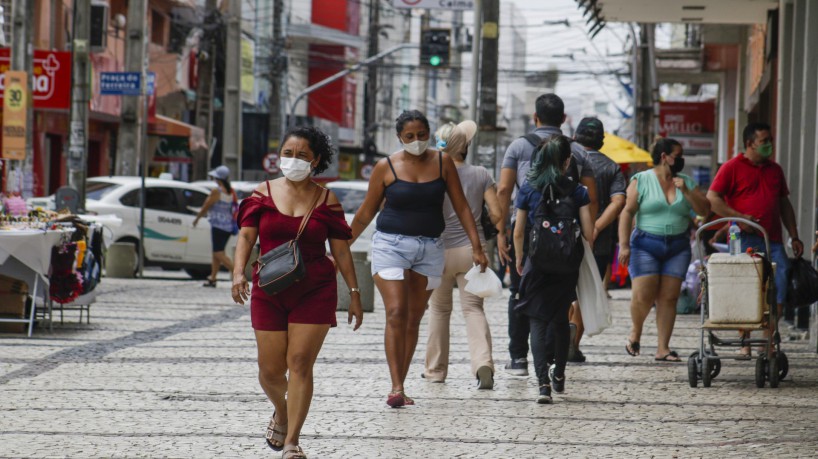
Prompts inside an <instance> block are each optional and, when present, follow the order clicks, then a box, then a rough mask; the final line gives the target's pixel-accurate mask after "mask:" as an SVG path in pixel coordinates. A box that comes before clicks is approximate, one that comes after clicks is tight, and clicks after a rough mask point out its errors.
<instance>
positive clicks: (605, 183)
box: [568, 118, 628, 362]
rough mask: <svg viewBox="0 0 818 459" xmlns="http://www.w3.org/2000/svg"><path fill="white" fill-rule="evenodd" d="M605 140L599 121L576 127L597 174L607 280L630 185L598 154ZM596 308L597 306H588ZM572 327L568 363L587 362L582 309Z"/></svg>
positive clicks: (597, 247)
mask: <svg viewBox="0 0 818 459" xmlns="http://www.w3.org/2000/svg"><path fill="white" fill-rule="evenodd" d="M604 139H605V127H604V125H603V124H602V121H600V120H599V119H597V118H583V119H582V120H581V121H580V122H579V124H578V125H577V130H576V132H575V134H574V140H575V141H576V142H577V143H578V144H580V145H582V147H583V148H585V150H586V151H587V152H588V159H589V162H590V164H591V168H592V169H593V170H594V177H595V179H596V189H597V198H598V202H599V205H598V211H597V212H598V213H597V215H596V221H595V222H594V258H595V259H596V266H597V268H599V276H600V277H601V278H602V280H603V281H604V280H605V273H606V272H607V271H608V267H609V266H610V265H611V261H612V257H613V253H614V248H615V246H616V230H617V228H616V220H617V218H619V213H620V212H621V211H622V208H623V207H625V190H626V189H627V186H628V182H627V180H626V179H625V174H623V173H622V169H621V168H620V167H619V165H618V164H616V163H615V162H614V161H613V160H612V159H611V158H608V157H607V156H605V155H604V154H602V153H600V152H599V149H600V148H602V145H603V143H604ZM589 306H595V305H589ZM569 317H570V322H571V323H570V327H571V347H570V348H569V350H568V361H569V362H584V361H585V355H584V354H583V353H582V351H581V350H580V349H579V343H580V341H581V340H582V335H583V333H584V331H585V328H584V326H583V323H582V312H581V311H580V308H579V305H578V304H577V303H574V304H572V305H571V313H570V315H569Z"/></svg>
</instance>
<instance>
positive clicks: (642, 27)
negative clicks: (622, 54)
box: [634, 24, 658, 149]
mask: <svg viewBox="0 0 818 459" xmlns="http://www.w3.org/2000/svg"><path fill="white" fill-rule="evenodd" d="M654 27H655V26H654V25H653V24H639V44H638V48H637V49H638V52H637V62H636V72H637V76H638V79H637V84H636V88H635V91H636V94H635V99H636V120H635V121H636V122H635V126H634V129H635V139H636V143H637V144H638V145H639V146H640V147H642V148H644V149H648V148H649V146H650V144H651V143H652V141H653V136H654V134H655V133H656V131H655V129H654V125H655V121H656V120H655V115H656V114H657V113H656V107H655V105H656V104H655V103H654V102H655V101H654V95H655V93H656V91H658V88H655V87H654V77H653V76H654V67H653V65H654V61H653V53H652V44H651V42H652V40H653V37H654V35H653V30H654Z"/></svg>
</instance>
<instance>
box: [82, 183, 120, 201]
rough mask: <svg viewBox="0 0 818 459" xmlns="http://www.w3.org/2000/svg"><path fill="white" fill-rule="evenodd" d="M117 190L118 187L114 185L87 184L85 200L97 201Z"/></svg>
mask: <svg viewBox="0 0 818 459" xmlns="http://www.w3.org/2000/svg"><path fill="white" fill-rule="evenodd" d="M117 188H119V185H117V184H115V183H106V182H88V184H87V185H86V186H85V199H93V200H96V201H99V200H100V199H102V198H104V197H105V196H106V195H108V194H109V193H110V192H112V191H114V190H116V189H117Z"/></svg>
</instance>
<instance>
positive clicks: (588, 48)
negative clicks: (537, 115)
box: [500, 0, 632, 131]
mask: <svg viewBox="0 0 818 459" xmlns="http://www.w3.org/2000/svg"><path fill="white" fill-rule="evenodd" d="M510 3H513V4H514V5H515V6H516V7H517V8H518V9H519V11H520V12H521V16H522V17H523V18H524V20H525V22H526V23H525V24H515V25H511V26H513V27H525V28H526V30H527V37H528V39H527V44H526V46H527V48H526V54H527V59H526V67H527V68H526V70H529V71H532V70H545V69H548V68H549V67H550V66H555V67H556V68H557V69H558V70H563V71H585V72H605V71H618V72H627V70H628V65H627V64H628V61H629V59H630V57H629V55H628V54H627V51H628V50H629V49H630V43H631V42H630V37H629V35H630V29H629V26H628V25H627V24H615V23H613V24H607V25H606V26H605V28H604V29H603V30H602V31H601V32H600V33H599V34H597V35H596V37H595V38H594V39H593V40H591V39H590V38H589V36H588V34H587V33H586V31H587V30H588V28H589V26H587V25H586V24H585V18H583V17H582V10H580V9H579V7H578V5H577V3H576V2H575V1H574V0H548V1H545V2H544V1H542V0H501V2H500V7H501V8H504V7H506V5H507V4H510ZM565 19H567V20H568V21H569V24H570V27H566V26H565V25H564V24H559V25H544V24H543V23H544V22H546V21H561V20H565ZM507 26H509V25H508V24H501V25H500V27H501V33H502V28H503V27H507ZM500 52H503V50H502V49H501V50H500ZM567 55H573V60H572V59H570V58H569V57H567ZM629 80H630V78H628V77H625V78H624V81H626V82H629ZM556 92H557V94H559V95H560V96H562V97H563V98H566V99H568V98H571V97H576V98H578V99H580V100H594V101H595V102H597V104H595V105H596V107H595V106H594V104H590V103H586V104H585V105H586V107H585V110H583V111H582V112H580V113H576V114H575V115H577V116H582V115H589V114H591V113H588V110H589V109H593V111H595V114H598V115H599V116H600V118H601V119H602V120H603V122H605V124H606V128H607V130H609V131H613V130H616V129H617V128H618V127H619V124H620V122H621V121H622V116H621V115H619V113H618V110H617V108H618V109H619V110H623V111H625V112H627V113H632V107H631V101H630V100H629V98H628V96H627V94H626V92H625V90H624V88H623V87H622V85H621V84H620V83H619V82H618V81H617V79H616V78H615V77H613V76H609V75H605V76H597V77H594V76H592V75H588V74H585V75H582V74H575V75H567V74H562V75H560V78H559V80H558V82H557V88H556ZM604 102H607V107H606V110H607V112H608V113H601V112H597V111H596V109H597V108H601V107H600V105H601V104H600V103H604Z"/></svg>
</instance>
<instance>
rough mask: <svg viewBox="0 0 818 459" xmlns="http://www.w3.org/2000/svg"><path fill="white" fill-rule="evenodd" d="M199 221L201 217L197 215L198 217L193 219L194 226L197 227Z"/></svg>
mask: <svg viewBox="0 0 818 459" xmlns="http://www.w3.org/2000/svg"><path fill="white" fill-rule="evenodd" d="M198 223H199V217H196V218H195V219H194V220H193V227H194V228H196V225H197V224H198Z"/></svg>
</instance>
